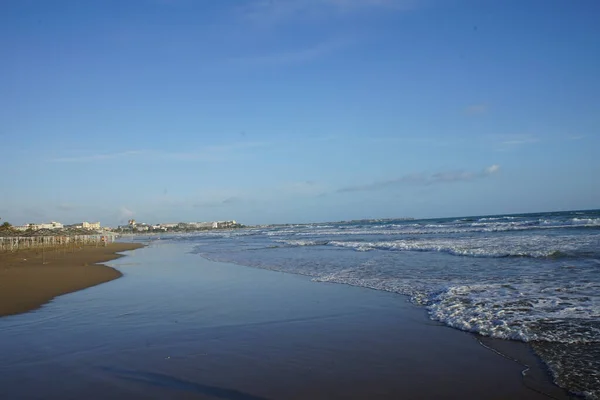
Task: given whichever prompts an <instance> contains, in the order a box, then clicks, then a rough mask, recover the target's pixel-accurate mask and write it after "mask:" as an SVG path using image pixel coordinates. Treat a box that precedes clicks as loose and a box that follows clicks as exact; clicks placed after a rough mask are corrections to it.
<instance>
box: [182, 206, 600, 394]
mask: <svg viewBox="0 0 600 400" xmlns="http://www.w3.org/2000/svg"><path fill="white" fill-rule="evenodd" d="M176 240H179V241H183V242H189V243H192V244H194V245H195V246H196V248H195V251H196V253H198V254H199V255H202V256H204V257H207V258H209V259H213V260H218V261H226V262H234V263H239V264H242V265H249V266H254V267H260V268H265V269H271V270H278V271H285V272H292V273H296V274H302V275H308V276H311V277H313V279H314V280H316V281H320V282H336V283H344V284H350V285H355V286H362V287H368V288H372V289H377V290H384V291H391V292H396V293H401V294H405V295H408V296H410V298H411V300H412V301H413V302H414V303H416V304H418V305H422V306H425V307H426V309H427V311H428V313H429V316H430V317H431V318H432V319H433V320H436V321H440V322H443V323H445V324H447V325H448V326H451V327H454V328H458V329H461V330H465V331H470V332H475V333H478V334H481V335H485V336H490V337H493V338H500V339H509V340H519V341H524V342H530V343H540V344H539V345H537V346H534V348H536V349H538V352H539V354H540V356H541V357H542V358H543V359H544V361H545V362H546V364H547V365H548V367H549V368H550V370H551V372H552V374H553V375H554V377H555V380H556V382H557V383H558V384H560V385H561V386H563V387H566V388H568V389H570V390H572V391H574V392H576V393H579V394H582V395H584V396H587V397H589V398H600V211H598V210H594V211H574V212H559V213H538V214H522V215H498V216H480V217H469V218H446V219H435V220H369V221H351V222H342V223H324V224H303V225H279V226H263V227H258V228H252V229H244V230H237V231H229V232H206V233H202V234H192V235H181V236H179V237H178V238H177V239H176ZM542 349H543V350H542Z"/></svg>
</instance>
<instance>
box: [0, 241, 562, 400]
mask: <svg viewBox="0 0 600 400" xmlns="http://www.w3.org/2000/svg"><path fill="white" fill-rule="evenodd" d="M189 250H190V246H189V244H175V243H152V244H150V245H148V246H146V247H145V248H144V251H141V252H136V254H135V256H134V257H135V263H134V264H135V265H133V266H132V265H131V264H130V262H129V261H128V260H127V259H121V260H119V261H117V262H115V263H114V265H115V267H116V268H118V269H119V270H122V271H124V272H125V273H126V274H127V275H128V279H122V280H118V281H117V282H115V283H114V284H113V285H102V286H100V287H99V288H98V289H97V290H94V291H90V293H89V294H86V293H80V294H74V295H72V296H67V297H65V298H64V301H58V302H55V303H53V304H52V305H51V306H49V307H44V308H42V309H41V310H39V312H36V313H30V314H25V315H23V316H21V317H18V318H14V319H10V320H9V319H2V318H0V338H1V339H2V342H3V343H5V344H8V346H6V348H7V351H6V352H5V353H3V357H4V358H5V363H4V367H2V366H0V372H1V373H0V398H4V397H6V398H12V397H15V396H16V395H17V394H18V395H19V396H21V397H28V398H29V397H31V398H34V397H40V396H41V397H52V398H54V397H56V398H67V397H68V398H81V397H85V398H91V399H94V398H97V399H104V398H128V399H130V398H131V399H137V398H139V399H142V398H143V399H145V398H173V399H178V398H190V397H199V398H208V397H210V398H212V397H222V398H227V399H234V398H235V399H241V398H245V399H281V398H285V399H290V400H296V399H298V400H301V399H307V398H310V399H351V398H356V399H364V398H369V399H371V398H373V399H381V400H384V399H397V398H439V399H443V398H446V399H454V398H478V399H504V398H511V399H523V400H525V399H527V400H529V399H540V400H544V399H548V398H555V399H565V400H566V399H570V398H573V397H571V396H570V395H568V394H567V393H565V392H564V390H562V389H560V388H559V387H557V386H555V385H553V384H552V382H551V381H550V380H549V379H548V377H547V375H546V374H545V373H544V370H543V369H541V368H540V364H539V363H538V362H537V361H536V360H535V359H534V358H533V354H532V353H531V352H530V351H529V348H528V346H527V345H526V344H525V343H517V342H506V343H496V342H497V340H493V339H491V340H489V341H488V340H482V341H483V342H485V345H487V346H490V345H492V346H493V345H494V344H499V346H498V347H496V346H493V347H494V348H495V350H491V349H490V348H489V347H487V346H482V343H481V342H480V341H478V340H475V339H476V336H475V335H474V334H470V333H468V332H463V331H459V330H456V329H453V328H450V327H447V326H444V325H442V324H440V323H437V322H435V321H431V320H429V319H428V317H427V316H426V314H425V312H424V310H423V309H422V308H419V307H417V306H415V305H413V304H411V303H409V302H407V301H406V300H405V296H403V295H400V294H397V293H391V292H383V291H377V290H371V289H368V288H362V287H357V286H349V285H344V284H337V283H327V282H324V283H317V282H312V281H311V280H310V278H309V277H306V276H302V275H298V274H293V273H280V272H276V271H269V270H265V269H260V268H252V267H250V268H249V267H246V266H242V265H237V264H232V263H223V262H215V261H210V260H208V259H206V258H203V257H199V256H198V255H196V254H190V253H189ZM82 269H83V270H85V268H82ZM167 298H168V299H169V301H168V302H165V301H164V300H165V299H167ZM82 302H85V303H82ZM84 304H85V305H84ZM40 332H44V334H42V335H40ZM25 346H28V348H29V349H30V351H28V352H23V351H22V349H23V348H24V347H25ZM524 367H525V368H529V369H528V370H527V371H524ZM524 372H526V373H525V374H524ZM64 376H76V378H77V379H76V380H73V382H75V383H71V384H64V380H63V379H62V378H63V377H64ZM30 377H35V381H34V382H35V384H28V382H29V380H30V379H32V378H30ZM58 382H61V383H60V384H58ZM24 383H27V384H24Z"/></svg>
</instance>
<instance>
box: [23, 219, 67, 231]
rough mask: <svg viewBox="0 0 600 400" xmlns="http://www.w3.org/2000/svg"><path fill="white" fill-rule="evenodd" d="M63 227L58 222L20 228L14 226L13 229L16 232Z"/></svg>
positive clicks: (27, 225)
mask: <svg viewBox="0 0 600 400" xmlns="http://www.w3.org/2000/svg"><path fill="white" fill-rule="evenodd" d="M63 227H64V225H63V224H61V223H60V222H56V221H52V222H49V223H41V224H26V225H22V226H14V227H13V229H15V230H18V231H27V230H32V231H39V230H40V229H62V228H63Z"/></svg>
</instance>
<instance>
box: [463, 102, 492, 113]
mask: <svg viewBox="0 0 600 400" xmlns="http://www.w3.org/2000/svg"><path fill="white" fill-rule="evenodd" d="M488 109H489V108H488V106H487V105H485V104H471V105H470V106H467V107H465V110H464V111H465V113H466V114H468V115H479V114H485V113H487V112H488Z"/></svg>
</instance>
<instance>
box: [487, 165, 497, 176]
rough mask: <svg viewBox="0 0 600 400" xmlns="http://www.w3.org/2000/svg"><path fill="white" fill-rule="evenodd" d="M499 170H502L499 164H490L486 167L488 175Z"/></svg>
mask: <svg viewBox="0 0 600 400" xmlns="http://www.w3.org/2000/svg"><path fill="white" fill-rule="evenodd" d="M498 171H500V166H499V165H498V164H494V165H490V166H489V167H487V168H486V169H485V173H486V174H487V175H491V174H495V173H496V172H498Z"/></svg>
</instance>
